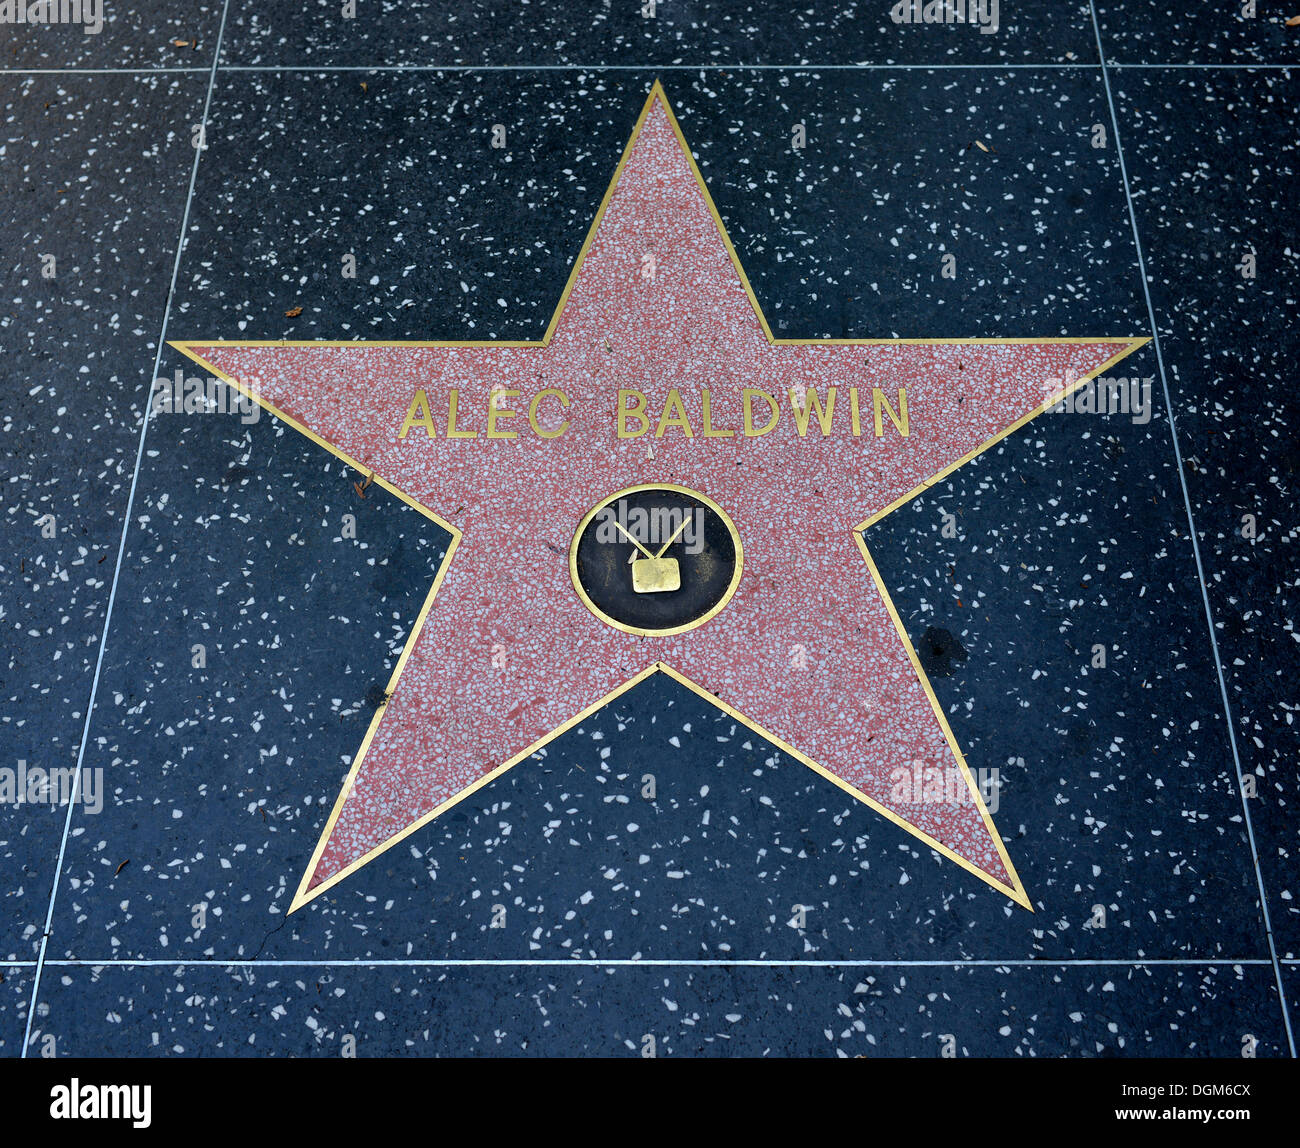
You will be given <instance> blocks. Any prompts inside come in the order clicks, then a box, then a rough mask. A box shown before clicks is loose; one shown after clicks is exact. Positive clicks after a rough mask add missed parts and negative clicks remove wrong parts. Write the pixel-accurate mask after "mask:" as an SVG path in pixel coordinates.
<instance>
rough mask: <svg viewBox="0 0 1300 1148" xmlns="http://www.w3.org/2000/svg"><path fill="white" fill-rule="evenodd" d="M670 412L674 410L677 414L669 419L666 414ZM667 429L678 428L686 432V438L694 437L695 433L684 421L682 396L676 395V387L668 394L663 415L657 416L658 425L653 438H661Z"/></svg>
mask: <svg viewBox="0 0 1300 1148" xmlns="http://www.w3.org/2000/svg"><path fill="white" fill-rule="evenodd" d="M671 410H676V411H677V414H676V415H675V416H673V417H672V418H669V417H668V412H669V411H671ZM668 427H679V428H681V429H682V430H684V431H685V432H686V437H687V438H694V437H695V432H694V431H693V430H691V424H690V423H689V422H688V421H687V419H686V407H685V406H684V405H683V404H682V396H681V395H680V394H678V392H677V388H676V387H673V389H672V390H671V391H669V392H668V401H667V402H666V403H664V413H663V414H661V415H660V416H659V425H658V426H657V427H655V438H663V437H664V431H665V430H666V429H667V428H668Z"/></svg>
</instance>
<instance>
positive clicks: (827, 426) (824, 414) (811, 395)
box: [790, 387, 835, 438]
mask: <svg viewBox="0 0 1300 1148" xmlns="http://www.w3.org/2000/svg"><path fill="white" fill-rule="evenodd" d="M790 406H791V408H792V409H793V410H794V425H795V426H796V427H797V428H798V430H799V437H800V438H804V437H805V436H806V435H807V434H808V420H809V416H810V415H811V414H813V413H816V415H817V422H818V425H820V427H821V428H822V438H825V437H826V436H827V435H828V434H830V433H831V416H832V415H833V414H834V413H835V388H834V387H831V389H830V390H829V391H828V392H827V393H826V409H825V410H824V411H823V410H822V401H821V399H820V398H818V397H817V388H816V387H809V388H808V395H807V401H806V402H805V404H804V405H803V406H800V405H799V401H798V399H797V398H796V397H795V393H794V391H793V390H792V391H791V392H790Z"/></svg>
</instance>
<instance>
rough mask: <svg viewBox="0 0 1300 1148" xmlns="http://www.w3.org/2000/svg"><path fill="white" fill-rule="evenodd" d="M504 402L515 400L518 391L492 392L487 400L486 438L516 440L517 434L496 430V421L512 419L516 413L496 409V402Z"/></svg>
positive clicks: (515, 432)
mask: <svg viewBox="0 0 1300 1148" xmlns="http://www.w3.org/2000/svg"><path fill="white" fill-rule="evenodd" d="M498 397H499V401H501V402H504V401H505V400H506V399H515V398H518V397H519V392H518V391H504V390H502V391H494V392H493V393H492V396H491V398H489V399H488V431H487V436H488V438H518V437H519V432H518V431H512V430H497V420H498V419H512V418H514V417H515V415H517V414H518V413H519V412H518V411H509V410H503V409H502V408H500V407H498V406H497V404H496V401H494V400H497V399H498Z"/></svg>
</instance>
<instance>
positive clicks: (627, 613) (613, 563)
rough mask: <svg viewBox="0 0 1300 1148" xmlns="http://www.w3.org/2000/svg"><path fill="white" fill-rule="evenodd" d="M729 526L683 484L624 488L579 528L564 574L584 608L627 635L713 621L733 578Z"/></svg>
mask: <svg viewBox="0 0 1300 1148" xmlns="http://www.w3.org/2000/svg"><path fill="white" fill-rule="evenodd" d="M741 563H742V549H741V545H740V536H739V535H738V534H737V533H736V527H735V524H734V523H732V521H731V519H730V518H728V517H727V514H726V512H725V511H724V510H723V509H722V507H720V506H719V505H718V504H717V503H716V502H714V501H713V500H712V499H709V498H706V497H705V496H704V495H702V494H699V493H698V492H696V491H694V490H688V489H687V488H686V487H684V486H669V485H651V486H631V487H628V488H627V489H626V490H620V491H617V492H616V493H614V494H611V495H610V496H609V497H608V498H606V499H604V500H603V501H601V502H599V503H597V504H596V505H595V506H594V507H593V508H592V509H591V510H590V511H589V512H588V513H587V515H586V517H585V518H583V520H582V522H581V523H580V524H579V525H578V530H577V533H576V534H574V536H573V545H572V546H571V547H570V548H569V573H570V575H571V576H572V578H573V585H574V588H575V589H576V590H577V592H578V596H579V597H580V598H581V599H582V600H583V602H584V603H585V604H586V606H587V608H588V609H589V610H590V611H591V612H592V613H593V614H595V615H596V617H598V618H599V619H600V620H601V621H603V622H607V623H608V624H609V625H611V626H614V627H615V628H617V629H619V630H626V631H627V632H628V633H630V634H680V633H682V632H683V631H684V630H691V629H694V628H695V627H696V626H699V625H702V624H703V623H705V622H707V621H708V620H709V619H710V618H712V617H713V616H714V615H715V614H716V613H717V612H718V611H719V610H721V609H722V608H723V606H725V605H726V604H727V602H728V601H729V600H730V599H731V596H732V594H734V593H735V592H736V586H737V584H738V583H739V582H740V569H741Z"/></svg>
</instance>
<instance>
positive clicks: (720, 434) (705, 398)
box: [700, 390, 736, 438]
mask: <svg viewBox="0 0 1300 1148" xmlns="http://www.w3.org/2000/svg"><path fill="white" fill-rule="evenodd" d="M700 410H701V412H702V414H703V417H704V437H705V438H735V436H736V432H735V431H734V430H727V429H726V428H723V429H722V430H714V429H713V410H712V408H711V407H710V406H709V392H708V391H707V390H704V391H701V392H700Z"/></svg>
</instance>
